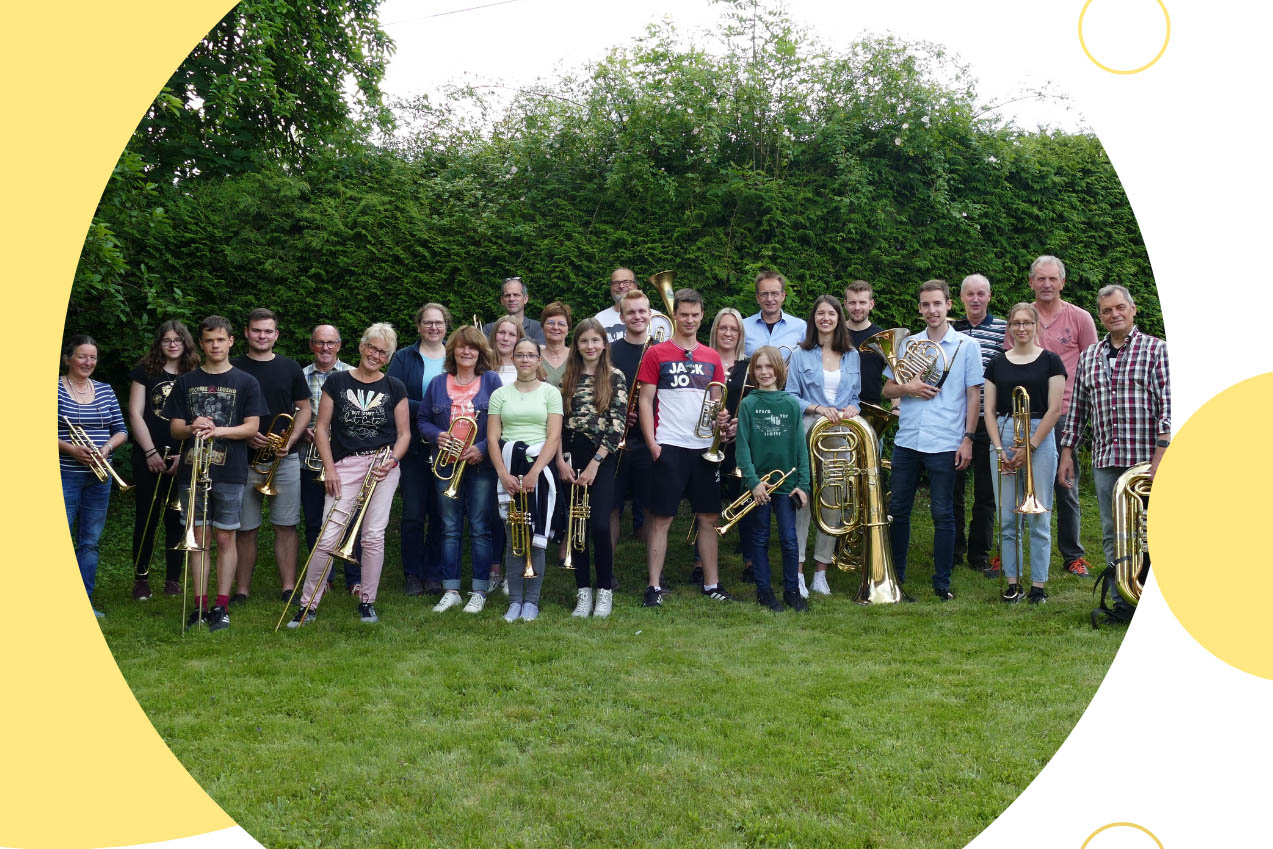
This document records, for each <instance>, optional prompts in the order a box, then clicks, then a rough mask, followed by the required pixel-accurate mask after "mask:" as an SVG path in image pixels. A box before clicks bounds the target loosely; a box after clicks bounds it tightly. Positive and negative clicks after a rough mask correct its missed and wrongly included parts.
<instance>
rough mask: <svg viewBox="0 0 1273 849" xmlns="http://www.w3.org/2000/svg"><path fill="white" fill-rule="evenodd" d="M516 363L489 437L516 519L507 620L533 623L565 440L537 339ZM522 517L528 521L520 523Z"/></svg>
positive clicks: (494, 404) (498, 395)
mask: <svg viewBox="0 0 1273 849" xmlns="http://www.w3.org/2000/svg"><path fill="white" fill-rule="evenodd" d="M513 362H514V363H515V364H516V366H517V377H516V378H515V379H514V380H513V382H512V383H509V384H508V385H507V386H501V387H500V388H499V389H497V390H495V393H494V394H493V395H492V396H491V409H490V415H489V417H488V418H487V423H486V442H487V446H488V453H489V454H490V457H491V464H492V465H493V466H494V467H495V474H496V475H497V476H498V478H499V482H500V492H499V501H500V506H501V508H502V509H501V513H503V515H504V516H505V517H507V518H508V519H509V521H510V524H517V527H510V528H509V531H508V534H507V538H508V546H507V549H506V551H505V555H504V570H505V571H504V574H505V576H506V578H505V580H506V581H507V582H508V595H509V600H510V604H509V606H508V612H507V613H505V614H504V621H506V622H515V621H517V620H518V619H523V620H525V621H528V622H529V621H531V620H534V619H537V618H539V593H540V589H541V588H542V587H543V583H544V548H545V546H547V544H548V530H549V529H550V528H551V527H552V513H553V507H554V501H555V500H556V487H557V484H556V481H554V480H553V476H552V472H551V470H550V469H549V468H548V464H549V462H550V461H551V460H552V459H554V458H555V457H556V456H557V443H558V442H559V441H560V440H561V393H560V392H558V391H557V389H556V388H555V387H553V386H550V385H549V384H548V383H546V382H544V379H543V378H544V375H543V371H542V369H541V366H540V364H539V346H538V345H537V344H536V343H535V341H534V340H533V339H525V338H523V339H521V340H520V341H518V343H517V344H516V345H515V346H514V347H513ZM523 518H524V519H525V520H526V523H527V524H525V525H521V524H520V523H519V522H520V520H521V519H523ZM514 520H518V522H515V521H514ZM526 572H532V573H533V575H526Z"/></svg>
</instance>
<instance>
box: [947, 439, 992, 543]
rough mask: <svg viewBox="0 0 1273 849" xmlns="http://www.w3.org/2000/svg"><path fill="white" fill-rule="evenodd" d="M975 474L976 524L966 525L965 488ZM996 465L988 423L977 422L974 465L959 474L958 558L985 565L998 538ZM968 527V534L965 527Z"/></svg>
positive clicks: (973, 444) (956, 518)
mask: <svg viewBox="0 0 1273 849" xmlns="http://www.w3.org/2000/svg"><path fill="white" fill-rule="evenodd" d="M969 471H971V472H972V521H971V522H969V523H968V524H967V525H965V524H964V489H965V487H966V486H967V481H968V472H969ZM993 474H994V466H993V465H992V460H991V457H990V435H989V434H988V433H987V432H986V420H985V419H978V420H977V432H976V435H975V436H974V437H973V441H972V465H970V466H969V467H968V468H967V469H962V470H960V471H958V472H955V559H956V560H959V558H961V557H963V556H964V555H965V554H966V555H967V556H968V561H969V562H970V563H975V564H978V565H983V566H984V565H985V564H986V563H987V561H989V559H990V549H991V547H992V546H993V545H994V535H995V490H994V479H993V477H992V475H993ZM965 527H966V528H967V529H968V530H967V533H965V531H964V528H965Z"/></svg>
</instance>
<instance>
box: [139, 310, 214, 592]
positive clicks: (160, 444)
mask: <svg viewBox="0 0 1273 849" xmlns="http://www.w3.org/2000/svg"><path fill="white" fill-rule="evenodd" d="M198 365H199V353H198V351H197V350H196V349H195V345H194V338H193V337H191V335H190V331H189V330H187V329H186V326H185V325H184V324H182V323H181V322H180V321H165V322H164V323H163V324H161V325H159V328H158V329H157V330H155V337H154V339H153V341H152V342H151V343H150V350H149V351H147V352H146V356H144V357H142V358H141V360H139V361H138V363H137V365H136V366H135V367H134V368H133V370H132V371H130V372H129V373H128V377H129V380H131V381H132V382H131V383H130V384H129V388H128V424H129V429H130V430H131V431H132V436H133V441H134V442H136V443H137V447H136V448H135V449H134V450H133V452H132V455H133V487H134V489H133V494H134V496H135V498H136V501H135V502H134V503H135V504H136V505H137V509H136V510H135V513H134V516H133V600H134V601H146V600H147V599H149V598H150V560H151V556H152V555H153V553H154V548H155V535H156V533H157V532H158V529H159V526H160V525H163V527H164V561H165V563H164V567H165V568H164V595H181V564H182V560H183V557H182V553H181V552H180V551H177V550H175V546H176V545H177V544H178V543H179V542H181V534H182V530H183V528H182V522H181V515H180V514H179V513H178V512H177V511H176V510H169V509H168V499H169V496H171V495H172V493H173V486H174V481H175V480H176V474H177V465H178V464H179V463H180V462H181V451H180V449H179V447H178V442H177V440H175V439H173V438H172V432H171V430H170V429H169V422H168V419H167V418H166V417H164V415H163V410H164V405H165V404H166V403H167V402H168V393H170V392H172V386H173V384H174V383H175V382H176V380H177V377H178V375H181V374H185V373H186V372H188V371H190V370H191V369H193V368H196V367H197V366H198Z"/></svg>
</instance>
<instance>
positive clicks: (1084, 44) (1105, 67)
mask: <svg viewBox="0 0 1273 849" xmlns="http://www.w3.org/2000/svg"><path fill="white" fill-rule="evenodd" d="M1091 5H1092V0H1087V2H1086V3H1084V4H1083V8H1082V10H1081V11H1080V12H1079V45H1081V46H1082V48H1083V52H1084V53H1086V54H1087V58H1088V59H1091V60H1092V64H1093V65H1095V66H1096V67H1098V68H1100V69H1101V70H1102V71H1109V72H1110V73H1111V74H1139V73H1140V72H1141V71H1143V70H1145V69H1147V68H1149V67H1150V66H1152V65H1153V64H1154V63H1155V62H1157V61H1158V60H1159V59H1161V58H1162V55H1163V54H1164V53H1166V52H1167V43H1168V42H1169V41H1171V15H1169V14H1167V6H1166V4H1165V3H1163V0H1158V8H1160V9H1162V16H1163V20H1165V21H1166V22H1167V33H1166V34H1165V35H1164V36H1163V40H1162V47H1160V48H1159V49H1158V55H1157V56H1155V57H1154V58H1152V59H1150V60H1149V61H1148V62H1146V63H1145V64H1144V65H1141V66H1140V67H1139V68H1132V69H1131V70H1121V69H1119V68H1111V67H1110V66H1109V65H1106V64H1104V63H1102V62H1101V61H1100V60H1099V59H1097V58H1096V57H1095V56H1093V55H1092V51H1090V50H1088V49H1087V41H1086V40H1084V38H1083V18H1084V16H1085V15H1087V9H1088V7H1089V6H1091Z"/></svg>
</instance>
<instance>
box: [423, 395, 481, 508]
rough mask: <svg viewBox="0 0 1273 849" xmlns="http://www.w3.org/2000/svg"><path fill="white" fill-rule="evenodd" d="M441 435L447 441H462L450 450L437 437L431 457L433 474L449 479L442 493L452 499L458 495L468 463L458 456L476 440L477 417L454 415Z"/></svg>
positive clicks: (440, 478) (442, 478)
mask: <svg viewBox="0 0 1273 849" xmlns="http://www.w3.org/2000/svg"><path fill="white" fill-rule="evenodd" d="M461 433H462V434H463V435H462V436H461V435H460V434H461ZM443 435H444V436H445V437H446V442H447V443H449V442H451V441H453V440H459V441H460V442H461V443H462V444H461V445H460V447H459V448H458V449H455V450H451V449H450V448H447V447H444V443H443V441H442V440H441V439H439V440H438V453H437V456H435V457H434V458H433V476H434V477H435V478H437V479H438V480H440V481H450V483H449V484H448V485H447V488H446V489H444V490H442V494H443V495H445V496H446V497H447V498H450V499H452V500H454V499H456V498H459V497H460V479H461V478H463V477H464V470H465V469H466V468H468V463H467V462H465V461H464V460H462V459H460V458H461V457H463V456H464V453H465V452H466V451H468V450H469V449H470V448H472V447H473V443H475V442H477V419H474V418H473V417H472V416H456V417H455V418H453V419H451V425H450V426H449V427H448V428H447V429H446V433H445V434H443Z"/></svg>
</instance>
